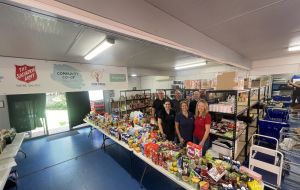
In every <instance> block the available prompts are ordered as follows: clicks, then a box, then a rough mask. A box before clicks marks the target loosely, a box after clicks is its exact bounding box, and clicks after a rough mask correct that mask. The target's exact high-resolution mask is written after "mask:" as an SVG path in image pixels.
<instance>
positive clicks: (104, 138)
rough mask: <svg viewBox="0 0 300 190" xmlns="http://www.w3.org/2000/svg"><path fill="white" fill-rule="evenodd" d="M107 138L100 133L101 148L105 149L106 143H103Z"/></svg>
mask: <svg viewBox="0 0 300 190" xmlns="http://www.w3.org/2000/svg"><path fill="white" fill-rule="evenodd" d="M107 139H109V138H107V137H106V135H105V134H102V145H101V149H103V150H104V151H105V148H106V144H105V141H106V140H107Z"/></svg>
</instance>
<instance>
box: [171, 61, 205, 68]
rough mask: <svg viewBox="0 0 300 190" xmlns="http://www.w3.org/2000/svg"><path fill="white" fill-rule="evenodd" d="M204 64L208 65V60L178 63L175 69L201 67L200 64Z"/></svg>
mask: <svg viewBox="0 0 300 190" xmlns="http://www.w3.org/2000/svg"><path fill="white" fill-rule="evenodd" d="M204 65H206V61H205V62H200V63H192V64H188V65H178V66H175V70H180V69H188V68H193V67H200V66H204Z"/></svg>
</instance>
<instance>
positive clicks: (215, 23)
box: [145, 0, 300, 60]
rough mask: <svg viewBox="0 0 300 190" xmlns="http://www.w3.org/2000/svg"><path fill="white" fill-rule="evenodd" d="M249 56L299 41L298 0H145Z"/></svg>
mask: <svg viewBox="0 0 300 190" xmlns="http://www.w3.org/2000/svg"><path fill="white" fill-rule="evenodd" d="M145 1H146V2H148V3H149V4H151V5H153V6H155V7H156V8H158V9H160V10H161V11H164V12H165V13H167V14H169V15H171V16H172V17H174V18H176V19H178V20H180V21H181V22H183V23H185V24H187V25H189V26H191V27H193V28H194V29H196V30H197V31H199V32H201V33H203V34H205V35H207V36H209V37H210V38H212V39H214V40H216V41H218V42H220V43H222V44H223V45H225V46H226V47H229V48H231V49H232V50H234V51H235V52H238V53H239V54H241V55H243V56H245V57H247V58H249V59H250V60H259V59H267V58H274V57H282V56H288V55H290V54H292V53H290V52H287V47H288V46H289V45H290V44H292V45H296V44H299V45H300V1H299V0H226V1H225V0H185V1H182V0H172V3H170V0H145Z"/></svg>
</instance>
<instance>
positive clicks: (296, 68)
mask: <svg viewBox="0 0 300 190" xmlns="http://www.w3.org/2000/svg"><path fill="white" fill-rule="evenodd" d="M250 73H251V75H252V76H260V75H272V74H286V73H295V74H299V73H300V55H292V56H288V57H279V58H273V59H264V60H258V61H254V62H253V63H252V68H251V72H250Z"/></svg>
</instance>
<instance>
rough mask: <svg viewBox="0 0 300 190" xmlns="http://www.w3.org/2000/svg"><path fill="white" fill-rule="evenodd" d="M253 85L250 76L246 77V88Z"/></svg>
mask: <svg viewBox="0 0 300 190" xmlns="http://www.w3.org/2000/svg"><path fill="white" fill-rule="evenodd" d="M251 87H252V80H251V79H250V78H245V79H244V88H245V89H247V88H251Z"/></svg>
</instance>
